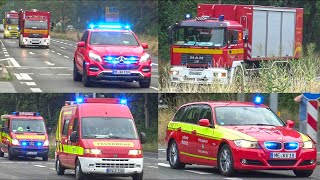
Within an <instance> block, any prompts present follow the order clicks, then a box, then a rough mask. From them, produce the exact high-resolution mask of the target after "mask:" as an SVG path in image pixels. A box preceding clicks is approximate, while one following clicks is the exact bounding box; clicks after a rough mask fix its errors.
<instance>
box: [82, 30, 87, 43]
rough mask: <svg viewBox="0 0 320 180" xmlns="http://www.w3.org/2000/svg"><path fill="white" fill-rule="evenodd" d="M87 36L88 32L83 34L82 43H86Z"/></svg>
mask: <svg viewBox="0 0 320 180" xmlns="http://www.w3.org/2000/svg"><path fill="white" fill-rule="evenodd" d="M88 34H89V31H86V32H84V33H83V35H82V38H81V41H84V42H86V43H87V38H88Z"/></svg>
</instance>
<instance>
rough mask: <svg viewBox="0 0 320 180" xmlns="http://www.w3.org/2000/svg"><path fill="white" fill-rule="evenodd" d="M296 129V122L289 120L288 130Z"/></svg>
mask: <svg viewBox="0 0 320 180" xmlns="http://www.w3.org/2000/svg"><path fill="white" fill-rule="evenodd" d="M293 127H294V122H293V121H291V120H287V128H290V129H292V128H293Z"/></svg>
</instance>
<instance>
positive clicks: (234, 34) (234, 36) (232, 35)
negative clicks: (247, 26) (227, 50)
mask: <svg viewBox="0 0 320 180" xmlns="http://www.w3.org/2000/svg"><path fill="white" fill-rule="evenodd" d="M238 36H239V31H236V30H230V31H229V39H228V41H229V42H230V43H231V44H238Z"/></svg>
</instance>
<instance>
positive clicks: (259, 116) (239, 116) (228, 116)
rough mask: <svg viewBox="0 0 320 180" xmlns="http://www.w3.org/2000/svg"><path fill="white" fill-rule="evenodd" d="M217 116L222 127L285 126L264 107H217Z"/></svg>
mask: <svg viewBox="0 0 320 180" xmlns="http://www.w3.org/2000/svg"><path fill="white" fill-rule="evenodd" d="M215 114H216V120H217V124H218V125H221V126H246V125H250V126H255V125H256V126H284V123H283V121H282V120H281V119H280V118H279V117H278V116H277V115H276V114H274V113H273V112H272V111H271V110H270V109H267V108H262V107H217V108H216V109H215Z"/></svg>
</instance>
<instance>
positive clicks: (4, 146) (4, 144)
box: [0, 119, 11, 153]
mask: <svg viewBox="0 0 320 180" xmlns="http://www.w3.org/2000/svg"><path fill="white" fill-rule="evenodd" d="M1 125H2V126H1V127H2V129H1V132H0V133H1V135H0V137H1V144H0V148H1V150H2V152H5V153H8V145H9V144H10V141H11V137H10V133H9V129H10V127H9V125H10V119H5V120H4V121H1Z"/></svg>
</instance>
